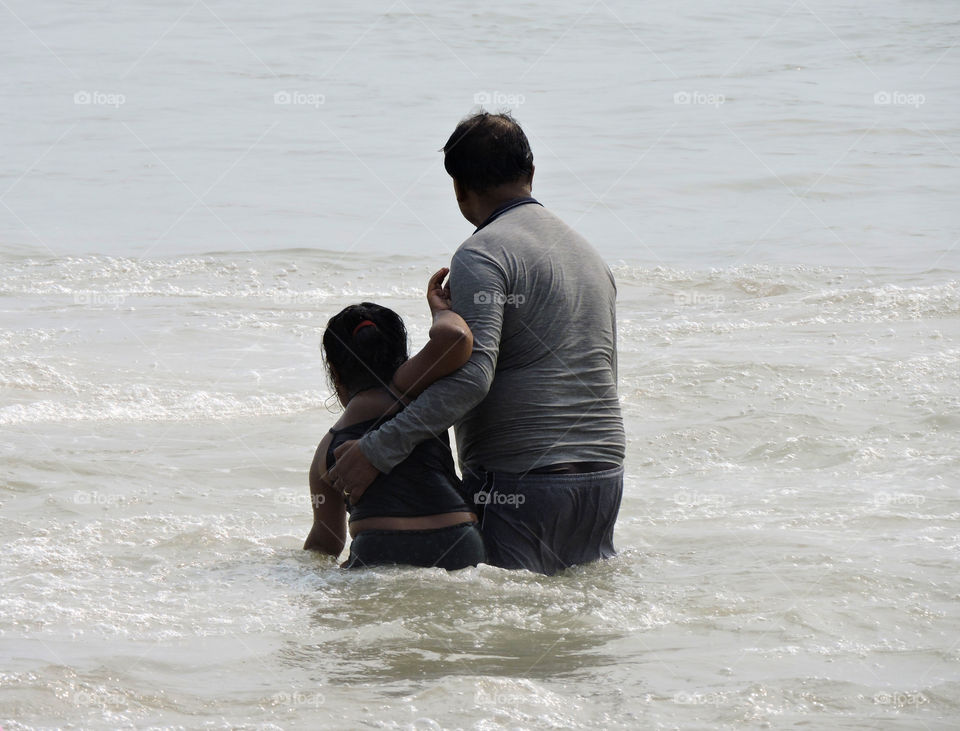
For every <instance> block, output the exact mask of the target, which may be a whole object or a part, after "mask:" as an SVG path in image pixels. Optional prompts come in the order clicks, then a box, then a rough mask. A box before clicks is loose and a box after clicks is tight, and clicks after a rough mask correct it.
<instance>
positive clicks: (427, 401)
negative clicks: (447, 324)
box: [360, 245, 508, 473]
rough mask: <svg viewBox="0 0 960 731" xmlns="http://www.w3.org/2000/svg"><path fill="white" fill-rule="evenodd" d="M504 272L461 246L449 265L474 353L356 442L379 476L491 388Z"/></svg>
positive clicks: (456, 305) (480, 254) (456, 308)
mask: <svg viewBox="0 0 960 731" xmlns="http://www.w3.org/2000/svg"><path fill="white" fill-rule="evenodd" d="M507 289H508V287H507V277H506V272H505V270H504V268H503V266H502V264H500V263H499V262H498V261H496V259H494V258H493V257H491V256H490V255H488V254H486V253H484V252H481V251H478V250H476V249H473V248H470V247H469V246H467V245H464V246H462V247H460V249H458V250H457V252H456V253H455V254H454V256H453V259H452V261H451V262H450V293H451V298H452V304H453V310H454V312H456V313H457V314H459V315H460V316H461V317H462V318H463V319H464V320H465V321H466V323H467V325H469V327H470V330H471V331H472V332H473V353H472V354H471V356H470V360H469V361H467V363H466V364H464V365H463V366H462V367H461V368H460V369H459V370H457V371H455V372H453V373H451V374H450V375H448V376H446V377H444V378H441V379H440V380H438V381H437V382H436V383H433V384H432V385H430V386H428V387H427V389H426V390H424V392H423V393H421V394H420V395H419V396H418V397H417V398H416V399H414V400H413V401H412V402H411V403H410V405H409V406H407V407H406V408H405V409H404V410H403V411H401V412H400V413H399V414H397V416H395V417H394V418H392V419H390V421H388V422H386V423H385V424H384V425H382V426H381V427H380V428H379V429H376V430H375V431H371V432H368V433H367V434H366V435H364V437H363V438H362V439H361V440H360V448H361V450H362V451H363V453H364V455H366V457H367V459H368V460H369V461H370V463H371V464H372V465H373V466H374V467H376V468H377V469H378V470H380V472H384V473H386V472H389V471H390V470H392V469H393V468H394V467H395V466H396V465H398V464H399V463H400V462H402V461H403V460H404V459H406V458H407V456H408V455H409V454H410V452H412V451H413V449H414V447H416V446H417V445H418V444H419V443H420V442H423V441H425V440H427V439H431V438H433V437H434V436H435V435H437V434H440V433H443V432H445V431H446V430H447V429H449V428H450V427H451V426H453V425H454V424H456V423H457V421H459V420H460V419H461V418H462V417H463V416H465V415H466V414H467V413H468V412H469V411H470V410H472V409H473V408H474V407H475V406H477V404H479V403H480V402H481V401H482V400H483V399H484V397H485V396H486V395H487V392H488V391H489V390H490V385H491V384H492V383H493V376H494V373H495V372H496V369H497V357H498V355H499V352H500V334H501V331H502V328H503V309H504V305H505V302H506V294H507Z"/></svg>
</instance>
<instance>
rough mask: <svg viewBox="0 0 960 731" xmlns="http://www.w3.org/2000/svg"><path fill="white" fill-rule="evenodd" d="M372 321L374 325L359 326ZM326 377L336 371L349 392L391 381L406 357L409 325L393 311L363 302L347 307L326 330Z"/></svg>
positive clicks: (324, 337) (330, 322) (331, 380)
mask: <svg viewBox="0 0 960 731" xmlns="http://www.w3.org/2000/svg"><path fill="white" fill-rule="evenodd" d="M364 320H369V321H370V322H372V323H373V325H364V326H363V327H361V328H360V329H359V330H357V329H356V327H357V325H359V324H360V323H362V322H363V321H364ZM323 355H324V360H325V361H326V365H327V376H328V377H329V378H330V383H331V384H333V383H334V374H336V378H337V379H338V380H339V381H340V384H341V385H342V386H343V387H344V388H346V389H347V391H348V392H355V391H359V390H362V389H365V388H372V387H374V386H385V385H387V384H389V383H390V381H391V379H392V378H393V374H394V373H395V372H396V370H397V368H399V367H400V366H401V365H402V364H403V363H404V362H405V361H406V360H407V328H406V327H404V325H403V320H402V319H401V318H400V315H398V314H397V313H396V312H394V311H393V310H391V309H389V308H387V307H382V306H380V305H377V304H374V303H373V302H361V303H360V304H359V305H350V306H349V307H344V308H343V309H342V310H340V312H338V313H337V314H336V315H334V316H333V317H331V318H330V321H329V322H327V329H326V330H324V332H323Z"/></svg>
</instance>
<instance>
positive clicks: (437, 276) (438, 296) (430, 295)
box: [427, 267, 453, 312]
mask: <svg viewBox="0 0 960 731" xmlns="http://www.w3.org/2000/svg"><path fill="white" fill-rule="evenodd" d="M449 273H450V270H449V269H448V268H447V267H444V268H443V269H438V270H437V271H436V272H435V273H434V275H433V276H432V277H430V281H429V282H428V283H427V304H428V305H430V311H431V312H439V311H440V310H452V309H453V305H452V304H451V301H450V283H449V282H447V285H446V286H444V285H443V278H444V277H446V276H447V274H449Z"/></svg>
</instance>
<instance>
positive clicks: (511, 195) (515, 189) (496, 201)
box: [470, 185, 531, 226]
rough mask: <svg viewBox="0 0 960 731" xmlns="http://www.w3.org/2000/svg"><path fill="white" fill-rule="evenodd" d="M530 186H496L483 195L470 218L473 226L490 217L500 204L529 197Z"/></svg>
mask: <svg viewBox="0 0 960 731" xmlns="http://www.w3.org/2000/svg"><path fill="white" fill-rule="evenodd" d="M530 193H531V190H530V186H528V185H522V186H521V185H514V186H510V187H506V186H504V187H502V188H498V189H497V190H496V191H495V192H492V193H490V194H488V195H485V196H483V198H482V199H481V200H480V201H479V203H478V205H477V207H476V209H475V211H474V219H475V220H471V221H470V223H472V224H473V225H474V226H480V225H482V224H483V222H484V221H486V220H487V219H488V218H490V216H491V214H493V212H494V211H495V210H497V209H498V208H500V207H501V206H503V205H504V204H506V203H509V202H510V201H513V200H516V199H517V198H529V197H530Z"/></svg>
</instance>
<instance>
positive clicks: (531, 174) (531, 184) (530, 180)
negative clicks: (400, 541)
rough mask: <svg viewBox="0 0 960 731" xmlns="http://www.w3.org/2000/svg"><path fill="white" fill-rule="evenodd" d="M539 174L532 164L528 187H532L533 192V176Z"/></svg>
mask: <svg viewBox="0 0 960 731" xmlns="http://www.w3.org/2000/svg"><path fill="white" fill-rule="evenodd" d="M535 172H537V166H536V165H534V164H533V163H530V177H529V178H527V185H529V186H530V190H533V174H534V173H535Z"/></svg>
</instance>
